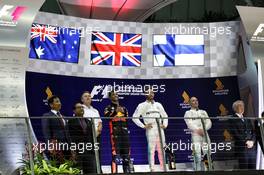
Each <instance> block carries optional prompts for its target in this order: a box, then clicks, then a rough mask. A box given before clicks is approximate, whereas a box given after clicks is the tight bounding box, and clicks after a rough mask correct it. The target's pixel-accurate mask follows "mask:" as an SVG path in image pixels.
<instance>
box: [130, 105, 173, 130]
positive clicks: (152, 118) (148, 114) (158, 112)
mask: <svg viewBox="0 0 264 175" xmlns="http://www.w3.org/2000/svg"><path fill="white" fill-rule="evenodd" d="M134 117H135V118H134ZM139 117H142V118H143V121H144V124H143V123H142V122H141V121H140V119H139ZM133 118H134V119H133V122H134V123H135V124H136V125H137V126H139V127H141V128H144V127H145V124H152V125H156V118H162V119H163V125H164V126H165V127H167V126H168V115H167V113H166V112H165V110H164V108H163V106H162V104H160V103H159V102H153V103H151V102H149V101H145V102H143V103H140V104H139V105H138V106H137V109H136V111H135V112H134V114H133ZM160 123H161V120H160Z"/></svg>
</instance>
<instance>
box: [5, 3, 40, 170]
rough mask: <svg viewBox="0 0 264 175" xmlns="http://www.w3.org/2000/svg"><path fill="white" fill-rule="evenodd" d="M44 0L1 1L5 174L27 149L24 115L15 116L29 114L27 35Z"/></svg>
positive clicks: (14, 166)
mask: <svg viewBox="0 0 264 175" xmlns="http://www.w3.org/2000/svg"><path fill="white" fill-rule="evenodd" d="M43 2H44V0H19V1H18V0H1V1H0V38H1V40H0V130H1V132H0V150H1V151H0V157H1V159H0V170H1V173H3V174H12V173H13V171H14V170H15V169H16V168H17V167H18V166H19V164H18V162H19V159H22V154H23V152H25V142H26V141H27V130H26V124H25V119H22V118H21V119H18V118H14V117H28V112H27V105H26V96H25V72H26V66H27V60H28V48H27V44H28V42H27V38H28V35H29V34H30V29H31V25H32V22H33V20H34V18H35V16H36V14H37V12H38V10H39V8H40V7H41V5H42V4H43ZM6 117H8V118H6Z"/></svg>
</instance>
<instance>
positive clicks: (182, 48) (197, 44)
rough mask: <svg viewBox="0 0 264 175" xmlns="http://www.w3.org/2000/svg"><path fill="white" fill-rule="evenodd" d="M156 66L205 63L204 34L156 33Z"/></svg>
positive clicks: (154, 50) (154, 38)
mask: <svg viewBox="0 0 264 175" xmlns="http://www.w3.org/2000/svg"><path fill="white" fill-rule="evenodd" d="M153 55H154V66H176V65H188V66H189V65H204V36H203V35H175V34H166V35H154V37H153Z"/></svg>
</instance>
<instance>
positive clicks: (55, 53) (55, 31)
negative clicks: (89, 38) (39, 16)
mask: <svg viewBox="0 0 264 175" xmlns="http://www.w3.org/2000/svg"><path fill="white" fill-rule="evenodd" d="M79 48H80V31H79V30H76V29H70V28H63V27H54V26H51V25H43V24H33V25H32V28H31V38H30V52H29V57H30V58H34V59H43V60H50V61H61V62H68V63H78V58H79Z"/></svg>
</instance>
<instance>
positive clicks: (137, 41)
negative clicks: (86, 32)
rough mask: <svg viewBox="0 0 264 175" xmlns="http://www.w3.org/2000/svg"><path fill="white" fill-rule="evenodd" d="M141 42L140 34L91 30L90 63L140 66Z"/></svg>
mask: <svg viewBox="0 0 264 175" xmlns="http://www.w3.org/2000/svg"><path fill="white" fill-rule="evenodd" d="M141 43H142V35H141V34H128V33H110V32H93V33H92V46H91V64H93V65H113V66H136V67H137V66H140V65H141V48H142V46H141V45H142V44H141Z"/></svg>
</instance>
